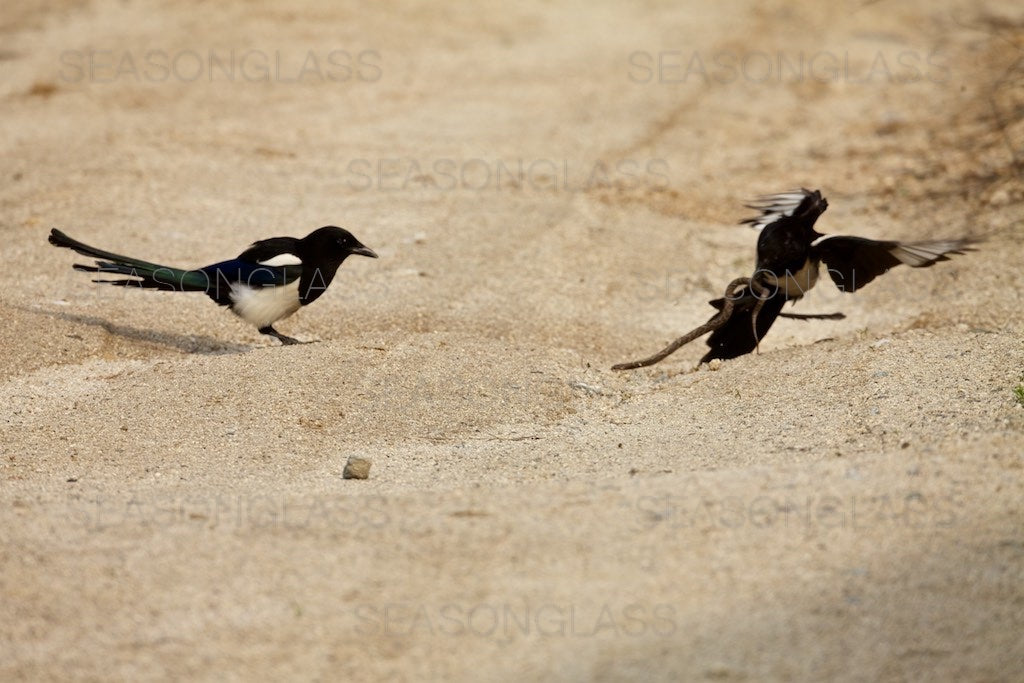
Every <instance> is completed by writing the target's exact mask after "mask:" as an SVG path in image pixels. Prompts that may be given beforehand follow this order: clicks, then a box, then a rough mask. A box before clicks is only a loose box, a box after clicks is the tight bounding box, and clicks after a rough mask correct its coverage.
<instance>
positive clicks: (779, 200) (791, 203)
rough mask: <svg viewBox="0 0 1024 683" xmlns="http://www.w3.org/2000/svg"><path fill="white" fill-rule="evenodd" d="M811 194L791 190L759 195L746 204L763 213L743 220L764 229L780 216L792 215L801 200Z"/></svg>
mask: <svg viewBox="0 0 1024 683" xmlns="http://www.w3.org/2000/svg"><path fill="white" fill-rule="evenodd" d="M809 194H811V193H810V192H808V191H807V190H790V191H788V192H780V193H778V194H768V195H764V196H762V197H758V198H757V199H756V200H754V201H753V202H751V203H750V204H746V205H745V206H746V207H747V208H748V209H754V210H755V211H760V212H761V215H760V216H758V217H757V218H748V219H746V220H744V221H743V222H744V223H749V224H750V227H752V228H754V229H755V230H763V229H764V227H765V226H766V225H771V224H772V223H774V222H775V221H777V220H779V219H780V218H783V217H785V216H792V215H793V212H794V211H796V208H797V207H798V206H800V202H802V201H803V200H804V199H805V198H806V197H807V196H808V195H809Z"/></svg>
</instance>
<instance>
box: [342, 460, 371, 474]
mask: <svg viewBox="0 0 1024 683" xmlns="http://www.w3.org/2000/svg"><path fill="white" fill-rule="evenodd" d="M372 464H373V462H371V461H370V459H369V458H360V457H358V456H355V455H353V456H351V457H349V459H348V462H346V463H345V470H344V471H343V472H342V473H341V476H342V477H343V478H345V479H369V478H370V465H372Z"/></svg>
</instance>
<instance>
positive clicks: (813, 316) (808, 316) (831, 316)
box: [779, 313, 846, 320]
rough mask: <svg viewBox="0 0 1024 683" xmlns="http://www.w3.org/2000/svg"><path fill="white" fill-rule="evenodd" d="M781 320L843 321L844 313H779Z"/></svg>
mask: <svg viewBox="0 0 1024 683" xmlns="http://www.w3.org/2000/svg"><path fill="white" fill-rule="evenodd" d="M779 317H780V318H791V319H793V320H843V319H844V318H846V315H845V314H844V313H779Z"/></svg>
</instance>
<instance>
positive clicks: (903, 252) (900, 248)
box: [889, 240, 968, 268]
mask: <svg viewBox="0 0 1024 683" xmlns="http://www.w3.org/2000/svg"><path fill="white" fill-rule="evenodd" d="M967 244H968V243H967V241H966V240H939V241H936V242H910V243H907V244H898V245H896V246H895V247H893V248H892V249H890V250H889V253H890V254H892V255H893V256H895V257H896V258H898V259H899V260H900V262H901V263H905V264H907V265H908V266H911V267H913V268H920V267H921V266H928V265H931V264H933V263H935V262H936V261H939V260H941V259H942V258H943V257H944V256H945V255H946V254H953V253H961V250H962V249H963V248H964V247H965V246H967Z"/></svg>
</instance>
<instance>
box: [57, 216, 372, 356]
mask: <svg viewBox="0 0 1024 683" xmlns="http://www.w3.org/2000/svg"><path fill="white" fill-rule="evenodd" d="M49 241H50V244H52V245H54V246H57V247H65V248H67V249H72V250H74V251H76V252H78V253H79V254H82V255H83V256H89V257H91V258H94V259H96V265H93V266H86V265H81V264H78V263H76V264H74V266H73V267H74V269H75V270H81V271H85V272H87V273H102V274H108V273H109V274H114V275H126V276H128V278H129V279H115V280H109V279H102V280H93V282H101V283H105V284H110V285H116V286H118V287H140V288H143V289H162V290H167V291H177V292H203V293H205V294H206V295H207V296H209V297H210V298H211V299H213V300H214V301H216V302H217V303H218V304H220V305H221V306H227V307H228V308H229V309H231V311H232V312H233V313H234V314H235V315H237V316H238V317H240V318H242V319H243V320H245V321H247V322H249V323H252V324H253V325H255V326H256V328H257V329H258V330H259V331H260V332H261V333H262V334H267V335H270V336H272V337H275V338H277V339H278V340H280V341H281V343H282V344H298V343H300V342H299V341H298V340H297V339H294V338H292V337H288V336H286V335H283V334H281V333H280V332H278V331H277V330H275V329H274V323H276V322H278V321H279V320H282V319H284V318H287V317H288V316H290V315H291V314H293V313H295V312H296V311H297V310H299V309H300V308H301V307H303V306H308V305H309V304H311V303H313V302H314V301H316V300H317V299H318V298H320V296H321V295H322V294H323V293H324V292H325V291H327V287H328V286H329V285H330V284H331V281H332V280H333V279H334V275H335V273H337V271H338V268H339V267H340V266H341V264H342V262H343V261H344V260H345V259H346V258H348V257H349V256H351V255H353V254H356V255H359V256H368V257H370V258H377V254H375V253H374V252H373V250H372V249H370V248H369V247H366V246H364V245H363V244H362V243H361V242H360V241H359V240H357V239H356V238H355V237H354V236H353V235H352V233H350V232H349V231H348V230H344V229H342V228H338V227H335V226H333V225H329V226H326V227H323V228H319V229H317V230H314V231H313V232H311V233H309V234H308V235H306V236H305V237H303V238H301V239H299V238H296V237H271V238H270V239H265V240H260V241H259V242H254V243H253V244H252V245H250V246H249V248H248V249H246V250H245V251H243V252H242V253H241V254H239V256H238V258H236V259H233V260H230V261H222V262H221V263H214V264H213V265H209V266H205V267H203V268H196V269H194V270H183V269H180V268H170V267H168V266H161V265H157V264H155V263H150V262H148V261H142V260H139V259H135V258H130V257H128V256H120V255H118V254H113V253H111V252H109V251H103V250H102V249H97V248H95V247H91V246H89V245H88V244H83V243H82V242H79V241H78V240H75V239H72V238H70V237H68V236H67V235H65V234H64V233H63V232H61V231H60V230H57V229H56V228H54V229H53V230H51V231H50V240H49Z"/></svg>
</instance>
